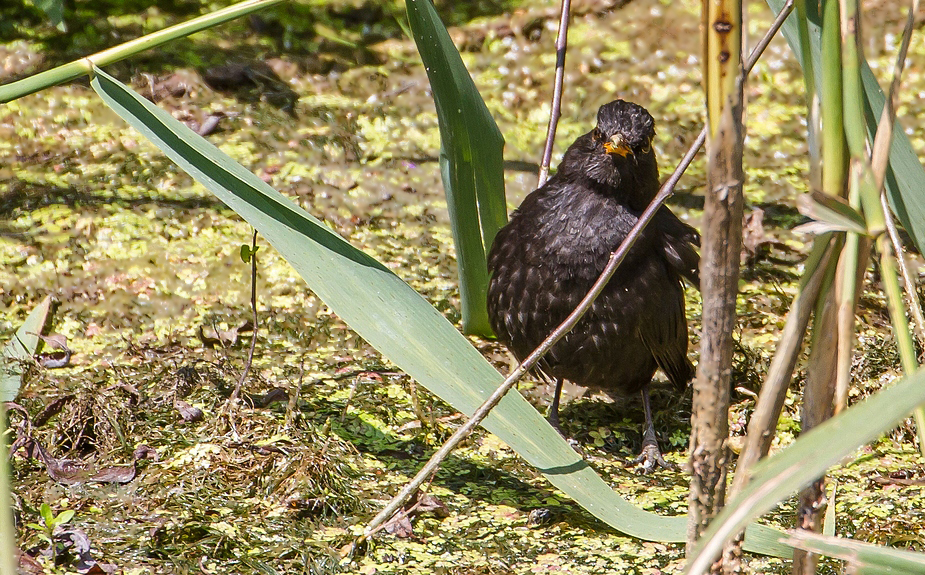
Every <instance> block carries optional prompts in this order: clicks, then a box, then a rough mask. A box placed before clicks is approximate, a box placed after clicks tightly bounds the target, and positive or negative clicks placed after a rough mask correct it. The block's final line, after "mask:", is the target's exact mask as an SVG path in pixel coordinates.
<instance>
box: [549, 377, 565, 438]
mask: <svg viewBox="0 0 925 575" xmlns="http://www.w3.org/2000/svg"><path fill="white" fill-rule="evenodd" d="M563 381H565V380H563V379H562V378H561V377H559V378H556V391H555V392H553V394H552V404H551V405H550V406H549V415H547V416H546V420H547V421H549V425H551V426H553V427H554V428H555V430H556V431H558V432H559V435H561V436H562V437H565V434H564V433H562V428H561V427H559V397H561V396H562V382H563Z"/></svg>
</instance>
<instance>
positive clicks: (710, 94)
mask: <svg viewBox="0 0 925 575" xmlns="http://www.w3.org/2000/svg"><path fill="white" fill-rule="evenodd" d="M702 14H703V19H704V20H703V23H704V25H703V27H702V29H703V38H702V43H703V47H704V49H703V51H704V64H703V65H704V74H703V76H704V82H705V92H706V94H707V102H706V105H707V126H708V131H707V135H708V137H707V150H708V175H707V191H706V194H705V195H706V203H705V205H704V217H703V219H704V222H706V225H705V227H704V229H703V248H702V250H701V261H700V269H701V273H700V277H701V278H702V279H701V293H702V294H703V336H702V338H701V340H700V362H699V363H698V365H697V377H696V379H695V381H694V396H693V407H692V414H691V427H692V429H691V440H690V441H691V443H690V452H691V471H692V476H691V493H690V508H689V509H690V511H689V512H688V551H690V550H692V549H693V548H694V544H695V543H696V541H697V539H698V538H699V537H700V535H701V534H702V533H703V531H704V530H705V529H706V528H707V526H708V524H709V522H710V521H711V520H712V519H713V517H714V516H715V515H716V514H717V513H719V511H720V509H722V507H723V504H724V502H725V494H726V471H727V464H728V456H729V451H728V447H727V440H728V437H729V422H728V411H729V389H730V384H731V373H732V369H731V365H732V350H733V341H732V332H733V330H734V328H735V321H736V313H735V307H736V295H737V293H738V281H739V258H740V257H741V253H742V209H743V205H742V204H743V200H742V183H743V179H744V173H743V170H742V152H743V139H744V131H743V127H742V108H743V98H742V91H743V82H744V67H743V63H742V50H741V48H742V38H743V30H742V5H741V2H738V1H735V0H728V1H727V0H705V1H704V2H703V3H702ZM740 554H741V550H740V549H739V548H738V547H736V548H734V549H732V550H731V552H730V553H729V554H728V556H738V555H740ZM735 563H738V562H737V561H735ZM730 568H731V569H733V570H736V569H738V566H737V565H730ZM717 569H718V565H714V570H717Z"/></svg>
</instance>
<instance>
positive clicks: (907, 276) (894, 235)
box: [880, 190, 925, 346]
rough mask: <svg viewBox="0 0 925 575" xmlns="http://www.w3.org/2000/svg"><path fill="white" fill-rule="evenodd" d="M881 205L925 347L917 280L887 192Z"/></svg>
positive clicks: (910, 304)
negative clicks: (887, 197)
mask: <svg viewBox="0 0 925 575" xmlns="http://www.w3.org/2000/svg"><path fill="white" fill-rule="evenodd" d="M880 204H881V205H882V206H883V213H884V215H885V216H886V231H887V233H889V234H890V241H891V242H892V243H893V251H894V252H896V263H898V264H899V275H901V276H902V278H903V285H904V286H905V288H906V298H907V299H908V300H909V308H910V309H911V310H912V317H913V318H914V319H915V325H914V326H913V329H914V330H915V335H916V337H917V338H918V340H919V345H920V346H925V316H923V315H922V306H920V305H919V297H918V293H917V290H916V287H915V280H914V279H912V274H911V273H909V264H908V262H906V257H905V255H903V244H902V240H900V238H899V231H898V230H897V229H896V222H895V221H894V220H893V212H892V211H890V205H889V203H888V202H887V199H886V190H881V191H880Z"/></svg>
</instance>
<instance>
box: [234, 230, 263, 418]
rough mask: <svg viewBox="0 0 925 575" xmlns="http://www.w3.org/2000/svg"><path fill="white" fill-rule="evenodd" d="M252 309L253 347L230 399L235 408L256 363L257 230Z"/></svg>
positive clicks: (248, 353) (253, 267)
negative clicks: (242, 388)
mask: <svg viewBox="0 0 925 575" xmlns="http://www.w3.org/2000/svg"><path fill="white" fill-rule="evenodd" d="M250 256H251V309H252V310H253V312H254V331H253V332H252V333H251V347H250V349H249V350H248V351H247V361H246V362H245V363H244V371H242V372H241V377H240V378H239V379H238V383H237V384H235V386H234V391H233V392H232V393H231V397H230V398H229V399H228V404H229V406H233V405H234V404H235V402H237V401H238V397H239V396H240V395H241V387H242V386H243V385H244V380H246V379H247V374H248V372H249V371H250V369H251V364H252V363H253V362H254V348H255V347H256V346H257V230H254V237H253V239H252V240H251V254H250Z"/></svg>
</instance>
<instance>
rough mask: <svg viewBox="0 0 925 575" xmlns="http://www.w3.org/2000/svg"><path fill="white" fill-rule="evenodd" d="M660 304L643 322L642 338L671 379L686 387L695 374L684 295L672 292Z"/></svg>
mask: <svg viewBox="0 0 925 575" xmlns="http://www.w3.org/2000/svg"><path fill="white" fill-rule="evenodd" d="M657 304H658V306H659V307H658V309H657V312H656V313H652V314H649V316H648V317H647V318H646V319H644V320H643V321H642V322H640V324H639V327H638V333H639V338H640V339H641V340H642V342H643V344H644V345H645V346H646V348H648V350H649V352H650V353H652V357H654V358H655V361H656V363H658V366H659V367H660V368H661V369H662V371H664V372H665V375H667V376H668V379H670V380H671V383H673V384H674V385H675V387H676V388H678V389H684V387H685V386H687V382H689V381H690V380H691V378H692V377H693V376H694V366H693V365H692V364H691V362H690V360H689V359H687V317H686V316H685V315H684V298H679V297H675V296H668V297H664V298H660V299H659V300H658V301H657Z"/></svg>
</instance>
